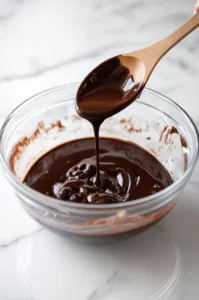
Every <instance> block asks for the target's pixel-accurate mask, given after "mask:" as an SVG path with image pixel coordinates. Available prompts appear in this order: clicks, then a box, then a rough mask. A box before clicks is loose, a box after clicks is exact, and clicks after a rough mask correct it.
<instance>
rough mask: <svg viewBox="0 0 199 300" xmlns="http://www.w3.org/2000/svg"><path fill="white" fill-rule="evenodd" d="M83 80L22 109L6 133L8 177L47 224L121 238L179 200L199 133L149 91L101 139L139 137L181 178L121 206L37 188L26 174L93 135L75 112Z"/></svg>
mask: <svg viewBox="0 0 199 300" xmlns="http://www.w3.org/2000/svg"><path fill="white" fill-rule="evenodd" d="M78 86H79V84H76V83H75V84H68V85H64V86H60V87H55V88H53V89H50V90H47V91H44V92H42V93H40V94H37V95H35V96H33V97H32V98H30V99H28V100H27V101H25V102H23V103H22V104H21V105H20V106H18V107H17V108H16V109H15V110H14V111H13V112H12V113H11V114H10V116H9V117H8V118H7V120H6V121H5V123H4V124H3V127H2V129H1V132H0V158H1V162H2V166H3V170H4V174H5V176H6V177H7V179H8V180H9V182H10V184H11V186H12V187H13V189H14V191H15V193H16V195H17V197H18V199H19V200H20V202H21V204H22V206H23V207H24V209H25V210H26V211H27V213H28V214H29V215H30V216H31V217H32V218H34V219H35V220H37V221H38V222H39V223H41V224H42V225H44V226H46V227H48V228H49V229H51V230H54V231H56V232H59V233H61V234H64V235H65V234H66V235H69V236H70V235H72V236H73V237H78V238H83V239H84V240H85V241H98V240H99V241H104V240H107V239H108V240H115V239H116V240H118V238H119V237H122V238H123V237H126V236H129V235H132V234H134V233H137V232H139V231H140V230H143V229H145V228H147V227H148V226H149V225H151V224H153V223H155V222H157V221H158V220H159V219H161V218H162V217H163V216H165V215H166V214H167V213H168V212H169V211H170V210H171V209H172V208H173V206H174V205H175V203H176V201H177V199H178V198H179V196H180V194H181V192H182V191H183V189H184V187H185V185H186V183H187V181H188V180H189V178H190V176H191V174H192V171H193V169H194V166H195V164H196V161H197V157H198V132H197V129H196V127H195V125H194V123H193V121H192V120H191V118H190V117H189V116H188V115H187V113H186V112H185V111H184V110H183V109H182V108H180V107H179V106H178V105H177V104H176V103H174V102H173V101H172V100H170V99H168V98H167V97H165V96H163V95H161V94H159V93H157V92H155V91H152V90H150V89H147V88H145V90H144V91H143V93H142V95H141V97H140V99H139V100H137V101H136V102H134V103H133V104H132V105H130V106H129V107H127V108H126V109H125V110H123V111H122V112H121V113H119V114H117V115H115V116H113V117H111V118H109V119H107V120H106V121H105V122H104V123H103V125H102V127H101V130H100V136H106V137H115V138H120V139H122V140H128V141H132V142H134V143H136V144H138V145H140V146H142V147H143V148H145V149H146V150H147V151H149V152H150V153H152V154H153V155H154V156H155V157H156V158H157V159H158V160H159V161H160V162H161V163H162V164H163V165H164V166H165V167H166V168H167V170H168V171H169V172H170V174H171V176H172V178H173V181H174V183H173V184H172V185H170V186H169V187H167V188H165V189H164V190H162V191H160V192H158V193H156V194H154V195H150V196H148V197H145V198H142V199H138V200H134V201H128V202H125V203H118V204H105V205H102V204H93V205H90V204H79V203H71V202H64V201H61V200H57V199H54V198H51V197H49V196H46V195H43V194H40V193H38V192H37V191H35V190H32V189H31V188H29V187H28V186H27V185H25V184H23V179H24V177H25V175H26V174H27V172H28V170H29V169H30V167H31V166H32V165H33V163H34V162H35V161H36V160H38V158H39V157H41V156H42V155H43V154H44V153H46V152H48V151H49V150H50V149H52V148H54V147H56V146H58V145H60V144H63V143H65V142H67V141H70V140H74V139H76V138H82V137H93V131H92V127H91V125H90V123H88V122H87V121H86V120H84V119H82V118H80V117H79V116H78V115H77V114H76V111H75V105H74V99H75V95H76V91H77V88H78Z"/></svg>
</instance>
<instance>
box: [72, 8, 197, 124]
mask: <svg viewBox="0 0 199 300" xmlns="http://www.w3.org/2000/svg"><path fill="white" fill-rule="evenodd" d="M198 26H199V13H196V14H195V15H194V16H193V17H191V18H190V19H189V20H188V21H187V22H186V23H184V24H183V25H182V26H180V27H179V28H178V29H176V30H175V31H174V32H173V33H172V34H170V35H169V36H167V37H165V38H163V39H162V40H160V41H158V42H156V43H154V44H152V45H150V46H148V47H146V48H143V49H140V50H137V51H133V52H130V53H127V54H121V55H118V56H115V57H113V58H110V59H108V60H107V61H105V62H103V63H101V64H100V65H99V66H98V67H96V68H95V69H94V70H93V71H91V72H90V73H89V74H88V75H87V76H86V78H85V79H84V80H83V82H82V83H81V85H80V87H79V90H78V92H77V98H76V108H77V112H78V113H79V114H80V115H81V116H82V117H83V118H85V119H87V120H89V121H91V122H93V121H94V120H95V121H97V120H99V122H100V123H101V122H103V120H104V119H105V118H106V117H109V116H111V115H113V114H115V113H117V112H119V111H120V110H122V109H123V108H125V107H126V106H128V105H129V104H130V103H132V102H133V101H134V100H135V99H136V98H137V97H138V96H139V95H140V94H141V92H142V90H143V88H144V86H145V85H146V83H147V81H148V80H149V77H150V75H151V73H152V71H153V70H154V68H155V66H156V65H157V63H158V62H159V61H160V59H161V58H162V57H163V56H164V55H165V54H166V53H167V52H168V51H169V50H170V49H171V48H172V47H174V46H175V45H176V44H177V43H179V42H180V41H181V40H182V39H183V38H185V37H186V36H187V35H188V34H189V33H190V32H192V31H193V30H194V29H196V28H197V27H198Z"/></svg>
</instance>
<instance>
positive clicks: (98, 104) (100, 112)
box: [76, 56, 142, 185]
mask: <svg viewBox="0 0 199 300" xmlns="http://www.w3.org/2000/svg"><path fill="white" fill-rule="evenodd" d="M141 91H142V83H140V82H135V80H134V78H133V76H132V75H131V74H130V72H129V69H128V68H126V67H125V66H124V65H123V64H122V63H121V61H120V56H118V57H113V58H111V59H108V60H107V61H106V62H103V63H102V64H101V65H99V66H98V67H97V68H95V69H94V70H93V71H92V72H91V73H89V74H88V76H87V77H86V78H85V79H84V80H83V82H82V83H81V85H80V87H79V90H78V92H77V97H76V110H77V112H78V114H79V115H80V116H81V117H82V118H84V119H86V120H88V121H89V122H90V123H91V124H92V126H93V130H94V135H95V153H96V167H97V169H96V185H99V183H100V173H99V129H100V126H101V124H102V123H103V121H104V120H105V119H106V118H108V117H110V116H112V115H114V114H116V113H117V112H119V111H121V110H122V109H124V108H125V107H126V106H128V105H129V104H130V103H132V102H133V101H135V100H136V98H137V97H138V96H139V95H140V93H141Z"/></svg>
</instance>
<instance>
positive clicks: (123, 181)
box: [24, 138, 172, 204]
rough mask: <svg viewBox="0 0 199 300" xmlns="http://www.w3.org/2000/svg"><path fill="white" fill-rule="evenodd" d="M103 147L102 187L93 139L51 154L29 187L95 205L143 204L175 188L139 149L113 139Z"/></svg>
mask: <svg viewBox="0 0 199 300" xmlns="http://www.w3.org/2000/svg"><path fill="white" fill-rule="evenodd" d="M99 141H100V151H99V157H100V163H99V178H98V182H96V159H95V149H94V139H93V138H86V139H81V140H75V141H71V142H68V143H66V144H64V145H62V146H59V147H57V148H55V149H53V150H51V151H50V152H49V153H47V154H45V155H44V156H43V157H41V158H40V159H39V160H38V161H37V162H36V163H35V164H34V165H33V166H32V168H31V169H30V171H29V172H28V174H27V176H26V178H25V180H24V182H25V183H26V184H27V185H28V186H30V187H31V188H33V189H35V190H37V191H39V192H41V193H43V194H46V195H49V196H52V197H55V198H58V199H61V200H65V201H70V202H79V203H91V204H104V203H118V202H124V201H129V200H134V199H139V198H142V197H145V196H148V195H151V194H154V193H157V192H158V191H160V190H162V189H164V188H165V187H167V186H168V185H170V184H171V183H172V179H171V177H170V175H169V173H168V171H167V170H166V169H165V168H164V166H163V165H162V164H161V163H160V162H159V161H158V160H157V159H156V158H155V157H154V156H153V155H151V154H150V153H148V152H147V151H145V150H144V149H142V148H140V147H139V146H137V145H136V144H133V143H131V142H125V141H122V140H117V139H109V138H100V139H99Z"/></svg>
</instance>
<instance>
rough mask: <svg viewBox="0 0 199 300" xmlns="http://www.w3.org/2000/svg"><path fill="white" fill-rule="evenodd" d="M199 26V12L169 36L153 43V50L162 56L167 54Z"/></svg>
mask: <svg viewBox="0 0 199 300" xmlns="http://www.w3.org/2000/svg"><path fill="white" fill-rule="evenodd" d="M198 26H199V14H198V13H197V14H195V15H194V16H193V17H191V18H190V19H189V20H188V21H187V22H185V23H184V24H183V25H181V26H180V27H179V28H178V29H176V30H175V31H174V32H173V33H171V34H170V35H169V36H167V37H165V38H163V39H162V40H160V41H158V42H156V43H155V44H153V45H151V48H152V49H153V51H154V50H155V51H156V52H157V53H158V55H159V57H160V58H161V57H162V56H163V55H164V54H166V53H167V52H168V51H169V50H170V49H171V48H172V47H174V46H175V45H176V44H177V43H179V42H180V41H181V40H182V39H184V38H185V37H186V36H187V35H188V34H189V33H191V32H192V31H193V30H195V29H196V28H197V27H198Z"/></svg>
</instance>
